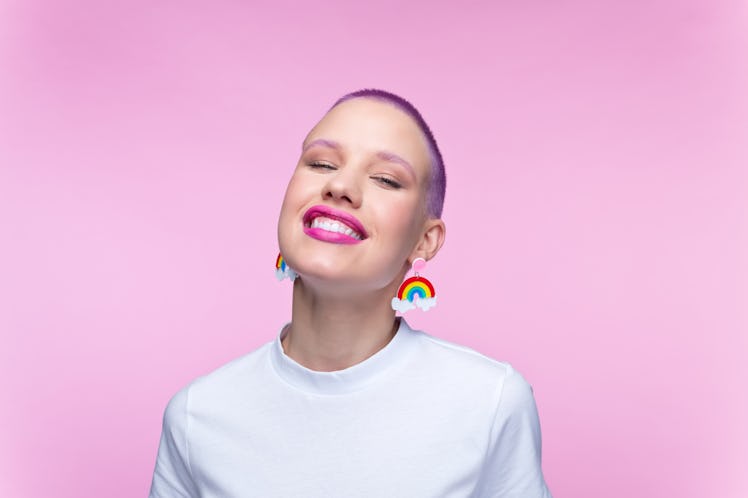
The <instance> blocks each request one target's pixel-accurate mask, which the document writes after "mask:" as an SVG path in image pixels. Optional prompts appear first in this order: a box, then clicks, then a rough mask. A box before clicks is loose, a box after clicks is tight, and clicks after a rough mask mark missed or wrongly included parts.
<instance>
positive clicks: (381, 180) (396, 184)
mask: <svg viewBox="0 0 748 498" xmlns="http://www.w3.org/2000/svg"><path fill="white" fill-rule="evenodd" d="M309 167H310V168H312V169H326V170H331V171H334V170H336V169H338V168H337V167H335V166H333V165H332V164H329V163H322V162H319V161H313V162H311V163H309ZM371 178H372V179H374V180H376V181H378V182H379V183H382V184H384V185H386V186H387V187H389V188H392V189H396V190H397V189H401V188H403V186H402V185H401V184H400V183H399V182H396V181H395V180H393V179H391V178H387V177H386V176H372V177H371Z"/></svg>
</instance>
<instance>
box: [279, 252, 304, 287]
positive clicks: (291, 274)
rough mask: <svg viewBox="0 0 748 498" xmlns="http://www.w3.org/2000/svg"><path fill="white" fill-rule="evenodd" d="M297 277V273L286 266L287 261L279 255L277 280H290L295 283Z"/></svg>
mask: <svg viewBox="0 0 748 498" xmlns="http://www.w3.org/2000/svg"><path fill="white" fill-rule="evenodd" d="M297 276H298V275H297V273H296V272H295V271H293V270H292V269H291V267H290V266H288V265H287V264H286V260H285V259H283V256H281V255H280V253H278V257H277V258H275V278H277V279H278V281H280V280H283V279H284V278H288V279H290V280H291V282H293V281H294V280H295V279H296V277H297Z"/></svg>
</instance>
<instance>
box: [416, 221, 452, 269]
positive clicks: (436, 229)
mask: <svg viewBox="0 0 748 498" xmlns="http://www.w3.org/2000/svg"><path fill="white" fill-rule="evenodd" d="M446 233H447V227H446V226H445V225H444V222H443V221H442V220H440V219H437V218H431V219H429V220H427V221H426V223H425V225H424V227H423V233H422V234H421V238H420V239H419V241H418V244H416V247H415V249H413V252H411V253H410V258H408V262H409V263H411V264H412V263H413V261H414V260H415V259H416V258H423V259H425V260H426V261H428V260H430V259H431V258H433V257H434V256H436V253H438V252H439V249H441V248H442V245H444V237H445V236H446Z"/></svg>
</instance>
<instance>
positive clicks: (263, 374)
mask: <svg viewBox="0 0 748 498" xmlns="http://www.w3.org/2000/svg"><path fill="white" fill-rule="evenodd" d="M280 340H281V337H280V334H279V336H278V337H276V339H275V340H274V341H272V342H270V343H268V344H265V345H264V346H262V347H260V348H259V349H257V350H256V351H254V352H252V353H249V354H247V355H245V356H242V357H241V358H238V359H236V360H234V361H232V362H230V363H228V364H227V365H224V366H223V367H221V368H219V369H218V370H216V371H214V372H212V373H210V374H208V375H206V376H204V377H200V378H198V379H197V380H195V381H194V382H192V383H191V384H189V385H188V386H187V387H185V388H183V389H182V390H180V391H179V392H178V393H177V394H176V395H175V396H174V397H173V398H172V399H171V401H170V402H169V404H168V406H167V408H166V411H165V414H164V422H163V432H162V435H161V442H160V445H159V450H158V457H157V461H156V468H155V472H154V475H153V482H152V485H151V491H150V497H151V498H167V497H168V498H175V497H202V498H219V497H220V498H239V497H263V498H267V497H284V498H289V497H303V498H316V497H320V498H322V497H324V498H335V497H346V498H352V497H378V498H381V497H386V498H396V497H403V498H406V497H407V498H418V497H439V498H444V497H461V498H463V497H494V498H510V497H511V498H550V496H551V494H550V492H549V491H548V488H547V487H546V484H545V481H544V479H543V474H542V470H541V464H540V460H541V458H540V457H541V444H540V427H539V422H538V416H537V410H536V406H535V400H534V398H533V394H532V389H531V387H530V385H529V384H528V383H527V382H526V381H525V379H524V378H523V377H522V376H521V375H520V374H519V373H518V372H516V371H515V370H514V369H512V367H511V366H510V365H509V364H507V363H502V362H498V361H495V360H492V359H490V358H487V357H485V356H483V355H480V354H478V353H476V352H475V351H473V350H471V349H468V348H465V347H462V346H457V345H454V344H451V343H449V342H446V341H443V340H440V339H436V338H434V337H431V336H429V335H427V334H425V333H423V332H420V331H414V330H412V329H411V328H410V327H409V326H408V325H407V323H406V322H405V320H402V319H401V321H400V326H399V329H398V331H397V334H396V335H395V337H394V338H393V339H392V340H391V341H390V343H389V344H388V345H387V346H386V347H384V348H383V349H382V350H380V351H379V352H377V353H376V354H375V355H373V356H371V357H370V358H368V359H367V360H365V361H363V362H361V363H359V364H357V365H354V366H352V367H350V368H347V369H345V370H340V371H336V372H317V371H313V370H309V369H307V368H305V367H303V366H301V365H300V364H298V363H296V362H295V361H294V360H292V359H291V358H289V357H288V356H286V355H285V353H284V352H283V348H282V346H281V342H280Z"/></svg>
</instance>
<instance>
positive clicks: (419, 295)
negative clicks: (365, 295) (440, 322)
mask: <svg viewBox="0 0 748 498" xmlns="http://www.w3.org/2000/svg"><path fill="white" fill-rule="evenodd" d="M424 268H426V260H425V259H423V258H416V259H415V261H413V266H412V267H411V269H412V270H413V273H415V276H413V277H410V278H408V279H405V281H404V282H403V283H402V284H400V288H399V289H398V290H397V296H395V297H393V298H392V309H393V310H395V311H399V312H400V313H405V312H407V311H409V310H412V309H413V308H415V307H416V306H417V307H419V308H421V309H422V310H423V311H428V310H429V309H431V308H433V307H434V306H436V291H434V286H433V285H431V282H429V280H428V279H427V278H424V277H422V276H420V275H419V274H418V273H419V272H420V271H421V270H423V269H424Z"/></svg>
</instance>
